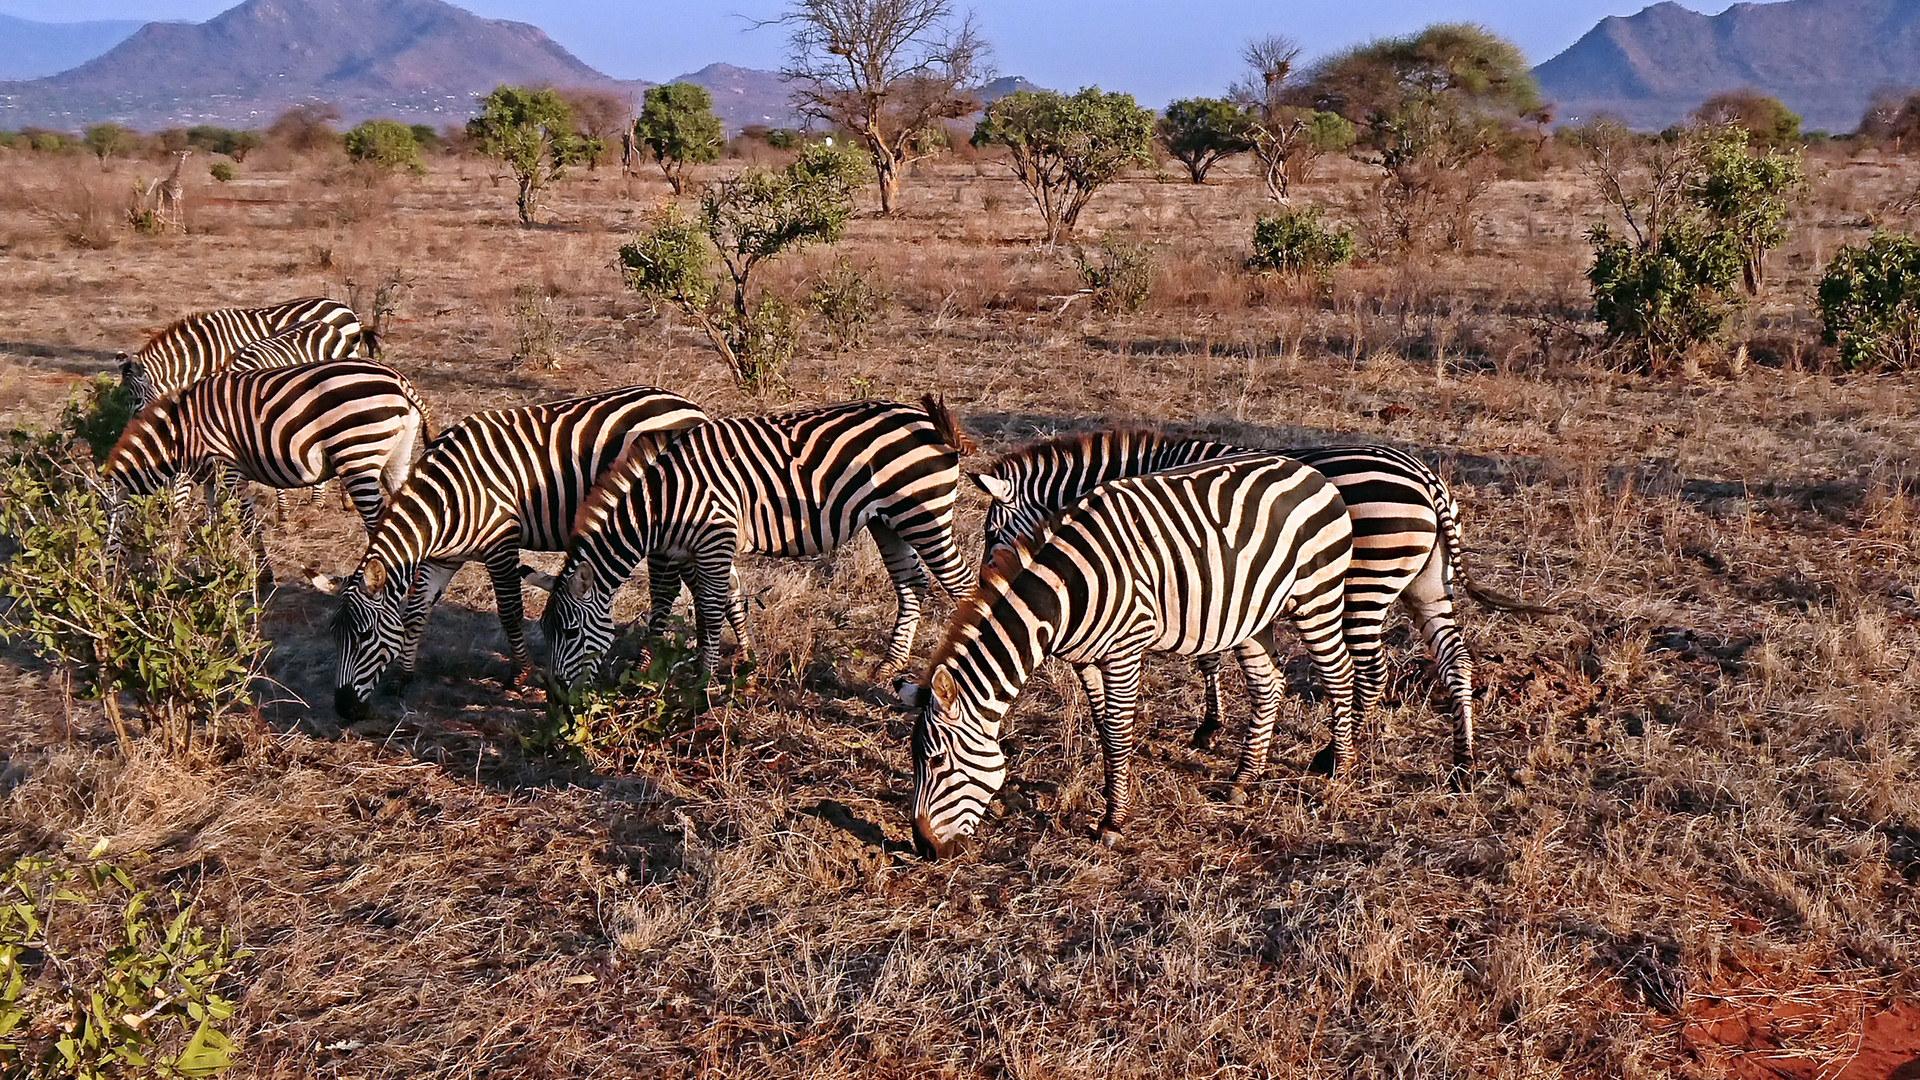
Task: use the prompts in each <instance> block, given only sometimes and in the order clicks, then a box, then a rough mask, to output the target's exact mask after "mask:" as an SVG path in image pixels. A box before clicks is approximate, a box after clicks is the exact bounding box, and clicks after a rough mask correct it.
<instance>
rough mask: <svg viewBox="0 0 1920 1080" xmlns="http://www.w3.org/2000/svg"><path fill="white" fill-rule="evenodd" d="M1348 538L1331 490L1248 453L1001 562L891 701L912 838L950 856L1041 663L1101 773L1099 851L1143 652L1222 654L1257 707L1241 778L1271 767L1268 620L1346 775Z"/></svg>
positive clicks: (1116, 802) (1181, 475)
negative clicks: (896, 704)
mask: <svg viewBox="0 0 1920 1080" xmlns="http://www.w3.org/2000/svg"><path fill="white" fill-rule="evenodd" d="M1352 549H1353V526H1352V524H1351V522H1350V520H1349V518H1348V516H1347V507H1346V504H1345V503H1344V502H1343V501H1342V500H1341V498H1340V492H1339V489H1338V488H1336V487H1334V486H1333V485H1332V484H1331V483H1328V482H1327V480H1326V478H1325V477H1323V476H1321V475H1320V474H1319V473H1318V472H1315V471H1314V470H1313V469H1310V468H1308V467H1307V466H1305V465H1302V464H1301V463H1300V462H1298V461H1295V460H1293V459H1292V458H1288V457H1283V456H1281V455H1278V454H1243V455H1240V456H1237V457H1231V458H1224V459H1221V460H1218V461H1210V462H1203V463H1201V464H1197V465H1189V466H1186V467H1184V468H1179V469H1173V470H1170V471H1165V472H1157V473H1152V474H1149V475H1146V476H1137V477H1130V478H1126V479H1121V480H1115V481H1112V482H1110V483H1107V484H1103V485H1101V486H1100V487H1097V488H1095V489H1094V490H1093V491H1092V492H1091V493H1090V494H1088V495H1087V496H1086V497H1085V498H1084V499H1082V500H1081V501H1079V502H1077V503H1075V504H1073V505H1072V506H1071V507H1070V508H1068V509H1067V510H1066V511H1065V512H1064V513H1062V514H1061V515H1060V516H1059V517H1058V518H1056V519H1054V520H1053V521H1052V523H1051V524H1050V525H1049V526H1047V527H1045V528H1043V529H1042V530H1041V532H1040V534H1039V536H1038V537H1037V538H1035V539H1034V540H1032V541H1031V542H1030V544H1020V545H1016V546H1014V547H1011V548H1007V549H1003V551H1002V552H1001V553H1000V554H999V555H998V556H997V557H996V559H995V562H994V564H993V565H992V566H990V567H989V568H988V569H987V570H986V571H985V572H984V573H983V574H982V575H981V580H980V586H979V593H978V594H977V595H976V596H975V598H974V599H973V600H972V601H971V602H969V603H967V604H965V605H963V606H962V608H961V610H960V612H959V613H958V614H956V615H955V616H954V620H953V623H952V625H951V627H950V628H949V629H948V633H947V639H946V641H945V643H944V644H942V645H941V647H940V649H939V650H938V651H937V652H935V654H934V657H933V660H932V662H931V664H930V665H929V666H928V677H927V680H926V681H925V683H924V684H922V685H912V684H905V683H903V684H902V685H901V687H900V691H901V697H902V699H903V700H904V701H906V702H907V704H908V705H909V706H911V707H914V708H917V709H919V711H920V715H919V718H918V720H917V722H916V723H915V725H914V733H913V760H914V797H913V814H914V832H915V834H916V836H917V837H918V838H919V840H920V842H921V844H922V846H923V847H924V848H930V849H931V850H932V851H933V852H934V853H936V854H942V855H944V854H946V853H947V852H948V851H950V850H951V849H952V848H953V846H954V845H955V844H956V843H958V841H959V839H960V838H961V837H963V836H967V835H969V834H971V833H972V831H973V829H974V826H975V825H976V824H977V823H978V821H979V819H980V816H981V814H982V813H984V812H985V810H986V806H987V803H988V801H989V800H991V799H992V798H993V795H994V794H995V793H996V792H997V791H999V789H1000V786H1001V784H1002V783H1003V782H1004V780H1005V775H1006V762H1005V758H1004V757H1003V756H1002V753H1001V750H1000V743H999V738H1000V724H1001V720H1002V718H1003V717H1004V716H1005V715H1006V713H1007V710H1008V709H1009V708H1010V707H1011V706H1012V704H1013V701H1014V699H1015V697H1017V696H1018V695H1019V693H1020V690H1021V687H1023V686H1024V685H1025V684H1026V682H1027V679H1028V678H1029V677H1030V676H1031V675H1032V674H1033V671H1034V669H1035V668H1037V667H1038V666H1039V664H1040V661H1041V660H1043V659H1044V658H1046V657H1048V656H1057V657H1059V658H1060V659H1062V660H1065V661H1066V662H1067V663H1069V664H1071V665H1072V666H1073V668H1074V671H1075V673H1076V674H1078V675H1079V677H1080V682H1081V685H1082V686H1083V687H1084V688H1085V689H1086V692H1087V698H1088V702H1089V704H1090V705H1091V706H1092V710H1093V715H1094V721H1095V724H1096V725H1097V727H1098V729H1099V732H1100V739H1101V748H1102V756H1103V757H1104V759H1105V764H1106V800H1107V810H1106V816H1105V818H1104V819H1103V821H1102V823H1101V831H1102V833H1103V834H1104V835H1105V836H1106V837H1107V838H1108V839H1109V840H1111V839H1112V838H1114V837H1115V836H1116V835H1117V834H1118V832H1119V831H1120V829H1121V828H1122V827H1123V826H1124V825H1125V824H1126V821H1127V818H1128V816H1129V811H1130V808H1131V803H1132V785H1131V780H1130V777H1131V765H1132V755H1133V751H1134V736H1133V714H1134V708H1135V704H1136V701H1137V697H1138V694H1139V687H1140V665H1141V661H1142V659H1143V658H1144V656H1145V654H1146V653H1147V652H1173V653H1179V654H1182V655H1186V656H1206V655H1209V654H1213V653H1219V652H1222V651H1224V650H1227V649H1232V650H1234V652H1235V654H1236V655H1237V656H1238V658H1239V660H1240V664H1241V667H1242V669H1243V670H1244V671H1245V672H1246V676H1247V684H1248V686H1249V687H1250V688H1251V690H1252V693H1253V698H1254V719H1253V723H1252V724H1251V725H1250V726H1249V727H1248V729H1247V738H1246V743H1245V746H1244V748H1243V750H1242V753H1241V757H1240V765H1239V769H1238V771H1237V772H1236V773H1235V781H1236V782H1239V783H1243V782H1246V781H1249V780H1251V779H1253V778H1254V777H1256V776H1258V775H1259V773H1260V772H1261V771H1262V770H1263V769H1264V768H1265V766H1266V761H1267V751H1268V746H1269V743H1270V742H1271V740H1272V737H1273V727H1274V722H1275V720H1276V718H1277V716H1278V713H1279V704H1280V691H1281V676H1280V674H1279V672H1278V671H1277V670H1276V668H1275V666H1274V644H1273V628H1274V623H1275V620H1277V619H1279V618H1282V617H1284V618H1286V619H1287V620H1288V621H1290V622H1291V623H1293V625H1294V627H1295V628H1296V629H1297V630H1298V631H1299V633H1300V636H1301V638H1302V640H1303V641H1304V642H1305V645H1306V648H1307V652H1308V653H1309V655H1311V656H1312V657H1313V661H1314V664H1315V666H1316V668H1317V669H1318V670H1319V673H1320V676H1321V678H1322V679H1323V680H1324V681H1325V683H1326V688H1327V692H1328V701H1329V703H1330V704H1331V706H1332V709H1333V733H1334V745H1335V746H1336V748H1337V752H1338V756H1339V763H1340V765H1341V766H1342V767H1343V768H1345V767H1348V766H1350V765H1351V762H1352V757H1353V752H1352V746H1351V731H1352V715H1351V712H1350V702H1351V701H1352V697H1353V675H1354V671H1353V662H1352V660H1351V658H1350V657H1349V656H1348V653H1347V648H1346V645H1345V643H1344V640H1343V638H1342V635H1341V618H1342V615H1343V614H1344V610H1345V603H1344V594H1343V591H1342V585H1343V583H1344V580H1345V578H1346V574H1347V570H1348V566H1349V563H1350V561H1351V557H1352Z"/></svg>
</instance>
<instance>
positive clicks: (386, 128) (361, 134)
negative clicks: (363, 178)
mask: <svg viewBox="0 0 1920 1080" xmlns="http://www.w3.org/2000/svg"><path fill="white" fill-rule="evenodd" d="M346 147H347V156H348V157H350V158H352V159H353V160H355V161H359V162H364V163H365V164H368V165H371V166H374V167H375V168H379V169H384V170H386V171H388V172H392V171H394V170H397V169H405V170H406V171H408V172H410V173H413V174H414V175H415V176H419V175H421V174H422V173H425V172H426V171H427V166H426V164H425V163H424V162H422V161H421V160H420V140H419V138H418V137H417V136H415V135H414V133H413V129H412V128H410V127H408V126H407V125H405V124H402V123H401V122H399V121H398V120H368V121H365V122H364V123H361V124H360V125H358V126H357V127H355V128H354V129H353V130H351V131H349V132H347V134H346Z"/></svg>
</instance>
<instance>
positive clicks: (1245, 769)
mask: <svg viewBox="0 0 1920 1080" xmlns="http://www.w3.org/2000/svg"><path fill="white" fill-rule="evenodd" d="M1234 655H1235V656H1237V657H1239V659H1240V670H1241V671H1242V672H1243V673H1245V675H1246V677H1247V695H1248V696H1249V697H1251V698H1252V699H1253V718H1252V719H1251V720H1249V721H1248V722H1247V738H1246V743H1245V746H1244V748H1243V750H1242V752H1241V755H1240V767H1239V768H1238V769H1236V770H1235V771H1234V774H1233V793H1232V794H1231V795H1230V796H1229V797H1228V800H1229V801H1230V802H1232V803H1233V804H1234V805H1236V806H1237V805H1239V804H1241V803H1244V802H1246V801H1247V789H1246V786H1247V785H1248V784H1250V783H1252V782H1253V781H1255V780H1258V779H1259V778H1260V773H1261V772H1262V771H1264V770H1265V768H1266V762H1267V751H1268V747H1270V746H1271V745H1272V743H1273V726H1274V723H1275V722H1276V721H1277V720H1279V718H1280V672H1279V669H1278V668H1276V667H1275V666H1274V663H1273V639H1272V635H1271V633H1268V634H1264V635H1256V636H1255V637H1252V638H1249V639H1247V640H1246V641H1243V642H1241V643H1240V644H1239V645H1238V646H1237V647H1236V648H1235V649H1234ZM1213 659H1214V671H1215V673H1216V674H1218V672H1219V668H1220V665H1219V654H1218V653H1215V654H1214V657H1213Z"/></svg>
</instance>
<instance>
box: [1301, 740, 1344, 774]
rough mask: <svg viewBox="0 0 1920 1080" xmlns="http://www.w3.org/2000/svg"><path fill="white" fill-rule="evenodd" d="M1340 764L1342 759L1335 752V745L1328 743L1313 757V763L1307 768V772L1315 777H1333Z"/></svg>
mask: <svg viewBox="0 0 1920 1080" xmlns="http://www.w3.org/2000/svg"><path fill="white" fill-rule="evenodd" d="M1339 764H1340V758H1339V757H1338V755H1336V754H1335V753H1334V752H1333V744H1332V743H1328V744H1327V745H1325V746H1323V747H1321V748H1320V752H1319V753H1317V754H1315V755H1313V762H1312V763H1311V764H1309V765H1308V766H1307V771H1308V772H1310V773H1313V774H1314V775H1315V776H1332V775H1333V773H1334V770H1335V769H1336V768H1337V767H1338V766H1339Z"/></svg>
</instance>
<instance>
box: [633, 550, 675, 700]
mask: <svg viewBox="0 0 1920 1080" xmlns="http://www.w3.org/2000/svg"><path fill="white" fill-rule="evenodd" d="M680 578H681V567H680V566H678V565H676V564H675V563H674V562H673V560H671V559H669V558H667V557H666V556H665V555H648V556H647V596H648V599H649V602H650V606H649V607H648V608H647V631H646V634H645V640H644V641H642V642H641V643H640V655H639V656H637V657H635V659H634V663H635V664H637V665H639V667H640V669H641V670H642V671H645V670H646V669H647V668H650V667H652V666H653V640H654V639H655V638H657V637H660V636H661V635H663V634H665V633H666V632H667V621H668V620H670V619H671V618H673V602H674V601H675V600H678V599H680Z"/></svg>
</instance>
